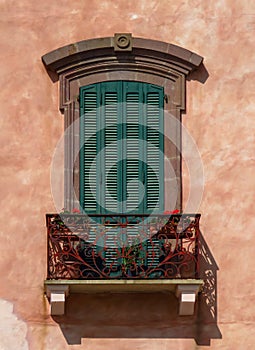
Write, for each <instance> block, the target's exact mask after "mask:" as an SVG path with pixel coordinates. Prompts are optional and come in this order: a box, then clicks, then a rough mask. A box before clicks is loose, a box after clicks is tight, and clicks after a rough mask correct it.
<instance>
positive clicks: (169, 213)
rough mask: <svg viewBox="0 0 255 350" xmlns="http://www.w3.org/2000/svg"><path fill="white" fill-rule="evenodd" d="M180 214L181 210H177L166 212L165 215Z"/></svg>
mask: <svg viewBox="0 0 255 350" xmlns="http://www.w3.org/2000/svg"><path fill="white" fill-rule="evenodd" d="M179 212H180V210H178V209H175V210H165V211H164V214H165V215H171V214H178V213H179Z"/></svg>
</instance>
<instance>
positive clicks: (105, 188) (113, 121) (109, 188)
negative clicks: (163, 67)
mask: <svg viewBox="0 0 255 350" xmlns="http://www.w3.org/2000/svg"><path fill="white" fill-rule="evenodd" d="M121 85H122V84H121V82H106V83H102V84H101V94H102V95H101V99H102V107H101V110H100V120H101V128H102V134H101V135H102V137H101V159H100V164H101V166H100V168H101V172H102V188H101V190H100V193H101V194H102V198H101V204H102V206H103V207H102V210H101V212H103V213H104V212H106V213H110V212H113V213H120V212H121V210H122V208H121V193H122V188H121V187H120V184H121V183H122V181H121V180H122V179H121V176H122V175H121V169H120V167H121V164H120V158H121V149H120V147H119V143H118V142H120V139H121V118H122V110H121V100H122V96H121V95H122V91H121Z"/></svg>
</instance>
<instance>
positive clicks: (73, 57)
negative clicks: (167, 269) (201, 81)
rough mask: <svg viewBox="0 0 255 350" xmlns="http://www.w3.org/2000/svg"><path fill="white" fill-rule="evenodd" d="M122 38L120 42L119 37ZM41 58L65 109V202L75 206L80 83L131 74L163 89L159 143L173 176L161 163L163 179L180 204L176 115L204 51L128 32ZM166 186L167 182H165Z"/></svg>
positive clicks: (178, 117)
mask: <svg viewBox="0 0 255 350" xmlns="http://www.w3.org/2000/svg"><path fill="white" fill-rule="evenodd" d="M120 37H121V40H122V42H123V38H125V39H126V44H125V45H124V46H123V45H121V44H120V42H119V41H118V40H119V38H120ZM42 61H43V63H44V65H45V67H46V69H47V71H48V73H49V75H50V77H51V79H52V80H53V81H57V80H58V79H59V81H60V106H59V108H60V111H61V112H63V114H64V128H65V131H66V132H65V150H64V153H65V159H64V163H65V164H64V168H65V172H64V206H65V208H66V209H68V210H72V209H73V208H77V207H78V206H79V198H77V193H79V160H78V159H77V157H76V155H77V152H78V151H79V126H77V125H79V124H77V123H75V121H77V120H78V119H79V98H78V97H79V88H80V87H81V86H86V85H90V84H94V83H97V82H102V81H109V80H132V81H141V82H145V83H150V84H155V85H158V86H162V87H163V88H164V91H165V114H166V113H168V114H169V115H171V118H165V123H164V129H165V130H166V131H169V130H170V131H169V133H170V134H171V140H173V143H172V142H168V141H167V140H166V139H165V144H164V149H165V154H166V157H167V158H169V161H170V164H171V167H172V169H173V170H174V172H175V174H174V177H170V176H169V172H168V170H167V169H169V168H167V167H166V166H165V174H164V178H165V182H167V183H169V184H171V183H175V184H177V185H176V188H175V191H176V193H177V200H176V203H175V205H174V206H175V207H176V208H177V209H179V210H181V209H182V179H181V163H182V160H181V118H182V112H183V111H184V110H185V89H186V80H187V77H188V76H189V75H190V73H192V72H193V71H194V70H196V69H198V68H199V66H200V65H201V64H202V61H203V57H201V56H199V55H197V54H195V53H193V52H191V51H189V50H186V49H184V48H181V47H179V46H176V45H173V44H169V43H165V42H161V41H157V40H149V39H142V38H132V36H131V35H130V34H127V33H123V34H121V35H120V34H115V36H114V37H109V38H98V39H90V40H84V41H81V42H77V43H74V44H71V45H67V46H65V47H61V48H59V49H57V50H54V51H52V52H49V53H47V54H46V55H44V56H43V57H42ZM170 187H171V186H168V187H167V188H170ZM169 198H171V193H170V192H167V193H166V192H165V208H170V207H171V206H172V204H173V203H171V199H170V200H169Z"/></svg>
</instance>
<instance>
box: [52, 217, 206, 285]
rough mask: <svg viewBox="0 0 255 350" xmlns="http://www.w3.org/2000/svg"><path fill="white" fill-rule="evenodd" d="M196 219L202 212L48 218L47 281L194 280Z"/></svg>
mask: <svg viewBox="0 0 255 350" xmlns="http://www.w3.org/2000/svg"><path fill="white" fill-rule="evenodd" d="M199 219H200V214H171V215H147V214H142V215H138V214H135V215H132V214H130V215H124V214H119V215H101V214H100V215H97V214H93V215H90V216H86V215H82V214H65V213H64V214H47V215H46V220H47V232H48V276H47V278H48V279H148V278H149V279H164V278H165V279H175V278H198V277H199V276H198V274H199V259H198V257H199V243H198V242H199Z"/></svg>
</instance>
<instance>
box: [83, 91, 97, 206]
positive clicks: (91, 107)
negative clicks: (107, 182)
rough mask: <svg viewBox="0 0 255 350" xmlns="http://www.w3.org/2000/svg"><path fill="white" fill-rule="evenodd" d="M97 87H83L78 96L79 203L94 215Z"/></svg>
mask: <svg viewBox="0 0 255 350" xmlns="http://www.w3.org/2000/svg"><path fill="white" fill-rule="evenodd" d="M98 88H99V86H98V85H92V86H88V87H84V88H83V89H82V90H81V94H80V147H81V148H80V202H81V206H82V207H83V208H84V210H85V211H86V212H87V213H96V212H97V210H98V205H97V188H98V186H99V181H100V179H99V177H98V166H99V164H98V163H97V164H95V161H96V156H97V153H98V148H99V144H98V135H97V130H98V120H99V119H98V107H99V96H98Z"/></svg>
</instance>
